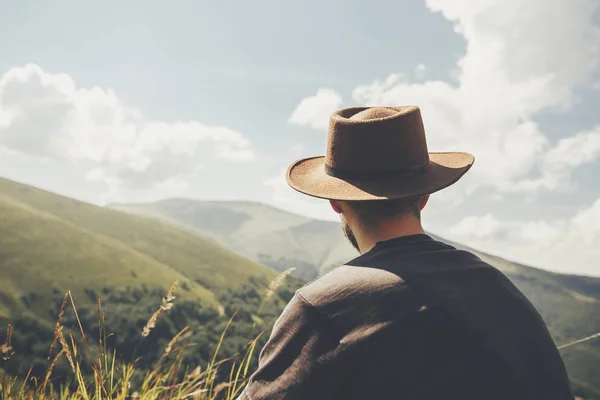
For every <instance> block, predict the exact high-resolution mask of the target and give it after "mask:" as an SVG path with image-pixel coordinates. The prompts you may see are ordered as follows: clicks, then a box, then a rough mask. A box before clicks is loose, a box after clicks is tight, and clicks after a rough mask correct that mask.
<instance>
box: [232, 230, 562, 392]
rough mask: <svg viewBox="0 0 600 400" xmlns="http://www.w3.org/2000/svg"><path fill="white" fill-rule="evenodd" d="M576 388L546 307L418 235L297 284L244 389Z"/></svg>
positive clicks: (470, 259)
mask: <svg viewBox="0 0 600 400" xmlns="http://www.w3.org/2000/svg"><path fill="white" fill-rule="evenodd" d="M241 399H244V400H263V399H271V400H276V399H311V400H318V399H344V400H353V399H420V400H423V399H426V400H428V399H461V400H475V399H477V400H482V399H487V400H496V399H498V400H500V399H502V400H508V399H511V400H520V399H523V400H525V399H527V400H542V399H543V400H550V399H556V400H567V399H568V400H572V399H573V395H572V394H571V390H570V387H569V381H568V378H567V373H566V371H565V367H564V364H563V362H562V360H561V358H560V355H559V353H558V350H557V349H556V346H555V345H554V342H553V341H552V339H551V337H550V335H549V333H548V330H547V328H546V326H545V324H544V322H543V321H542V319H541V318H540V316H539V314H538V313H537V311H536V310H535V309H534V307H533V306H532V305H531V303H530V302H529V301H528V300H527V299H526V298H525V296H524V295H523V294H522V293H521V292H520V291H519V290H518V289H517V288H516V287H515V286H514V285H513V284H512V283H511V282H510V281H509V280H508V279H507V278H506V277H505V276H504V275H503V274H502V273H501V272H499V271H498V270H497V269H495V268H494V267H492V266H490V265H489V264H486V263H485V262H483V261H482V260H480V259H479V258H478V257H476V256H475V255H473V254H471V253H469V252H466V251H461V250H457V249H455V248H454V247H451V246H449V245H446V244H444V243H441V242H438V241H435V240H433V239H432V238H431V237H429V236H427V235H412V236H405V237H401V238H396V239H392V240H388V241H385V242H379V243H377V245H376V246H375V247H374V248H373V249H372V250H371V251H369V252H367V253H365V254H363V255H362V256H360V257H358V258H356V259H355V260H353V261H351V262H349V263H348V264H347V265H344V266H342V267H339V268H336V269H334V270H333V271H331V272H329V273H328V274H326V275H324V276H322V277H321V278H318V279H316V280H314V281H312V282H311V283H309V284H308V285H306V286H304V287H303V288H301V289H300V290H298V291H297V292H296V294H295V296H294V297H293V298H292V300H291V301H290V303H289V304H288V305H287V307H286V308H285V310H284V311H283V313H282V314H281V316H280V318H279V319H278V320H277V322H276V323H275V326H274V327H273V331H272V333H271V336H270V338H269V340H268V342H267V344H266V345H265V347H264V348H263V350H262V351H261V354H260V357H259V367H258V369H257V371H256V372H255V373H254V374H253V375H252V377H251V378H250V381H249V384H248V386H247V387H246V389H245V390H244V392H243V393H242V395H241Z"/></svg>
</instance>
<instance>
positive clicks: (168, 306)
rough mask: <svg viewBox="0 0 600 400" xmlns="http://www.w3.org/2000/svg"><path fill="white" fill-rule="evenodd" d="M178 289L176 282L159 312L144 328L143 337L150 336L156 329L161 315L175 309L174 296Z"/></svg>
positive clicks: (164, 299) (157, 311) (155, 313)
mask: <svg viewBox="0 0 600 400" xmlns="http://www.w3.org/2000/svg"><path fill="white" fill-rule="evenodd" d="M176 287H177V282H175V283H174V284H173V286H171V288H170V289H169V292H168V293H167V297H165V298H163V299H162V304H161V305H160V307H159V308H158V310H156V311H155V312H154V314H152V316H151V317H150V319H149V320H148V322H147V323H146V326H144V329H143V330H142V336H148V335H149V334H150V331H151V330H152V329H154V328H155V327H156V321H158V317H160V315H161V314H162V313H163V312H165V311H169V310H170V309H171V308H173V301H174V300H175V296H173V294H174V293H175V288H176Z"/></svg>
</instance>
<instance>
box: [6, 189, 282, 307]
mask: <svg viewBox="0 0 600 400" xmlns="http://www.w3.org/2000/svg"><path fill="white" fill-rule="evenodd" d="M0 272H1V274H2V279H1V280H0V296H1V297H0V305H1V306H0V317H8V316H10V315H11V314H13V315H14V314H15V312H20V311H19V310H23V309H28V310H29V311H31V310H32V309H33V310H34V311H35V307H36V305H39V308H40V309H42V308H43V309H45V308H46V307H47V305H48V302H49V301H51V300H50V298H51V297H50V294H51V291H52V290H54V291H56V292H64V291H65V290H68V289H70V290H72V291H73V292H74V294H75V295H77V296H78V297H79V298H81V297H84V298H85V296H82V294H83V293H84V292H85V291H86V290H100V289H101V288H105V287H110V288H126V287H141V286H142V285H144V286H145V287H148V288H149V289H151V290H153V289H160V290H161V292H163V293H164V292H166V291H167V290H168V288H169V287H170V286H171V285H172V284H173V283H174V282H175V281H179V282H180V284H181V285H180V288H183V290H180V293H179V295H180V296H181V297H183V298H184V299H187V300H192V301H199V302H202V303H203V304H206V305H211V306H213V307H217V308H219V309H221V306H220V304H219V302H218V300H217V296H216V293H220V292H222V291H223V290H226V289H234V290H235V289H236V288H237V287H238V286H239V285H241V284H243V283H245V282H247V281H248V279H249V278H251V277H257V278H262V279H265V280H267V281H269V280H271V279H273V278H274V276H275V275H276V274H275V272H273V271H272V270H270V269H268V268H266V267H264V266H262V265H260V264H258V263H256V262H253V261H251V260H249V259H247V258H244V257H242V256H240V255H238V254H236V253H234V252H232V251H230V250H228V249H226V248H225V247H223V246H222V245H219V244H217V243H216V242H215V241H214V240H212V239H209V238H207V237H205V236H201V235H199V234H198V233H195V232H191V231H190V230H189V229H181V228H180V227H177V226H176V225H175V224H172V223H168V222H166V221H164V222H163V221H157V220H156V219H151V218H145V217H142V216H138V215H132V214H130V213H124V212H121V211H118V210H110V209H106V208H102V207H97V206H94V205H91V204H87V203H84V202H81V201H78V200H74V199H71V198H68V197H64V196H60V195H57V194H54V193H50V192H47V191H44V190H41V189H38V188H35V187H32V186H29V185H25V184H21V183H18V182H14V181H11V180H7V179H2V178H0ZM38 314H39V313H38ZM43 317H44V318H46V317H51V318H54V317H55V316H48V315H44V316H43Z"/></svg>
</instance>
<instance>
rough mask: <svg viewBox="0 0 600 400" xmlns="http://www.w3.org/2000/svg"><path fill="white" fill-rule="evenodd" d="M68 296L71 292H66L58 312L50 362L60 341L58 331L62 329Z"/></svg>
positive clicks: (49, 353) (49, 352)
mask: <svg viewBox="0 0 600 400" xmlns="http://www.w3.org/2000/svg"><path fill="white" fill-rule="evenodd" d="M68 296H69V292H66V293H65V296H64V297H63V301H62V304H61V305H60V311H59V312H58V318H57V319H56V326H55V327H54V339H53V340H52V344H51V345H50V350H49V351H48V360H49V359H50V357H51V356H52V351H53V350H54V346H56V342H57V341H58V331H59V329H61V326H60V323H61V322H62V318H63V315H64V314H65V306H66V305H67V297H68Z"/></svg>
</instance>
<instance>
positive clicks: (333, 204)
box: [329, 200, 342, 214]
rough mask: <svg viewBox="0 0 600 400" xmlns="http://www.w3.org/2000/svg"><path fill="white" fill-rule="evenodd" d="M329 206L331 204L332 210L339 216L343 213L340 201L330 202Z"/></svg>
mask: <svg viewBox="0 0 600 400" xmlns="http://www.w3.org/2000/svg"><path fill="white" fill-rule="evenodd" d="M329 204H331V208H332V209H333V211H335V212H336V213H338V214H341V213H342V204H341V203H340V202H339V201H338V200H329Z"/></svg>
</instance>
